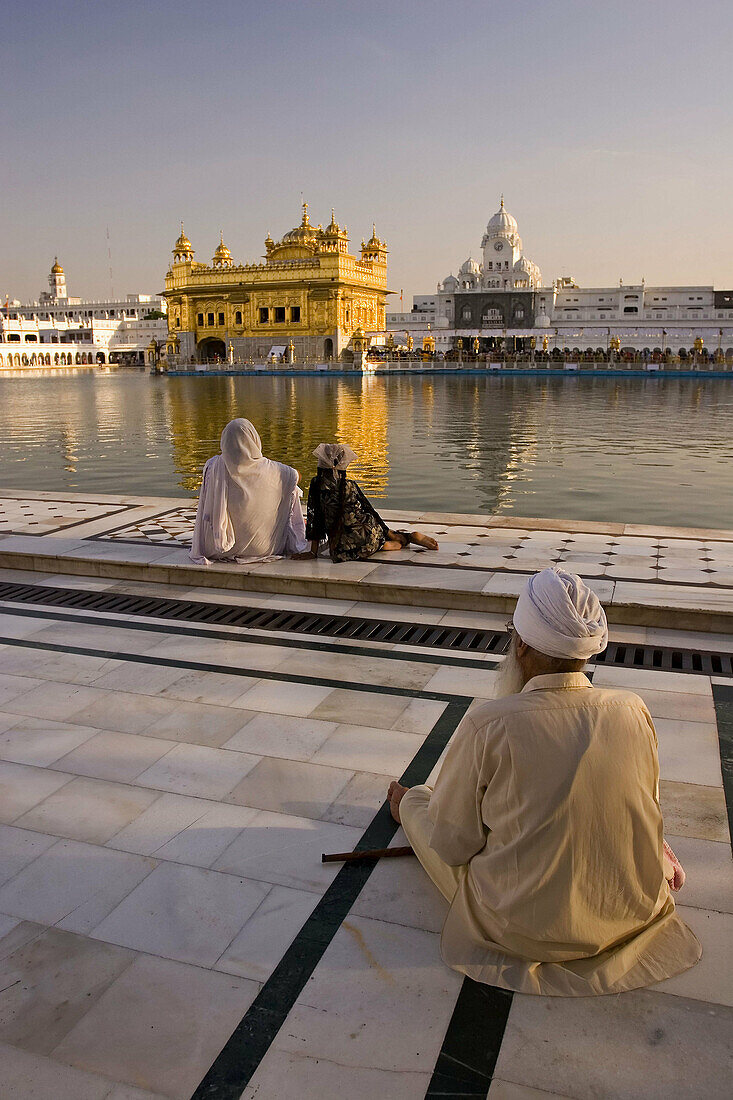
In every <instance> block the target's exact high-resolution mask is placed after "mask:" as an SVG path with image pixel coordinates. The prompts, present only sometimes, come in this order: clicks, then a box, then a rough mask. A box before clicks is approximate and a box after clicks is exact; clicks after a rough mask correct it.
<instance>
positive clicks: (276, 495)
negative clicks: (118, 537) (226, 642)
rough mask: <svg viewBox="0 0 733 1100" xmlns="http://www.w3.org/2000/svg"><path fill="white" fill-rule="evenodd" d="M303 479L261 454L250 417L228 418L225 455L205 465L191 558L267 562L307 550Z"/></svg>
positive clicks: (223, 444) (223, 436)
mask: <svg viewBox="0 0 733 1100" xmlns="http://www.w3.org/2000/svg"><path fill="white" fill-rule="evenodd" d="M299 477H300V475H299V474H298V471H297V470H294V469H293V468H292V466H284V465H283V463H282V462H273V461H271V459H269V458H264V457H263V455H262V441H261V439H260V437H259V435H258V434H257V431H256V429H255V428H254V426H253V425H252V424H250V422H249V420H243V419H242V418H239V419H238V420H232V421H230V423H229V424H227V426H226V428H225V429H224V431H223V432H222V433H221V454H220V455H214V457H213V458H210V459H209V461H208V462H207V463H206V465H205V466H204V477H203V481H202V483H201V492H200V494H199V503H198V508H197V510H196V526H195V528H194V532H193V545H192V547H191V558H192V559H193V561H195V562H196V563H197V564H198V565H209V563H210V562H212V561H236V562H242V563H244V562H253V561H267V560H272V559H273V558H277V557H283V556H286V555H287V556H289V555H291V554H297V553H299V552H302V551H303V550H305V549H306V548H307V545H308V544H307V542H306V541H305V523H304V520H303V512H302V510H301V507H300V498H301V497H302V495H303V493H302V491H301V490H300V489H299V488H298V480H299Z"/></svg>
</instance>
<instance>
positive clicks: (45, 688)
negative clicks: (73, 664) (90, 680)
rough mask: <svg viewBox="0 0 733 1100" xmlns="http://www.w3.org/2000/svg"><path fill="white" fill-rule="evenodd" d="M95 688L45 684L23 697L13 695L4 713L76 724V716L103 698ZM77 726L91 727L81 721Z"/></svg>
mask: <svg viewBox="0 0 733 1100" xmlns="http://www.w3.org/2000/svg"><path fill="white" fill-rule="evenodd" d="M107 694H108V693H107V692H103V691H97V690H96V688H90V687H82V686H81V685H80V684H64V683H56V682H54V681H49V682H48V683H44V684H42V685H41V687H36V688H33V689H32V690H31V691H27V692H26V693H25V694H24V695H17V696H16V697H15V698H14V699H10V700H9V701H8V702H6V703H5V704H4V705H5V710H6V711H9V712H10V713H11V714H27V715H29V716H31V717H33V718H55V719H60V720H61V721H63V720H64V719H65V718H72V717H74V720H75V721H76V720H77V719H76V717H75V716H76V715H77V713H78V712H80V711H82V710H84V711H86V710H88V709H89V708H90V707H91V706H92V705H93V704H94V703H97V702H99V701H100V699H101V698H102V697H103V696H105V695H107ZM78 724H79V725H94V723H93V722H89V723H86V722H84V721H83V720H82V721H79V722H78Z"/></svg>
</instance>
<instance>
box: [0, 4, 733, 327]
mask: <svg viewBox="0 0 733 1100" xmlns="http://www.w3.org/2000/svg"><path fill="white" fill-rule="evenodd" d="M731 56H733V5H732V4H731V3H730V0H720V2H719V0H697V2H696V3H694V4H692V3H690V2H689V0H661V2H651V0H631V2H630V0H604V2H603V3H600V2H599V0H453V2H452V3H448V2H447V0H440V2H435V0H409V2H402V0H392V2H388V0H368V2H364V0H267V2H263V0H256V2H252V0H208V2H207V3H206V4H202V3H200V0H196V2H195V3H194V2H191V0H175V2H172V0H116V2H114V3H109V2H108V0H95V2H93V3H92V2H87V0H55V2H53V3H51V2H48V0H35V3H33V4H32V5H26V6H21V5H16V6H15V7H14V8H13V12H12V16H9V17H7V18H5V19H4V20H3V30H2V36H1V41H0V102H1V103H2V104H3V110H2V113H1V115H0V117H1V118H2V122H1V123H0V134H2V144H1V146H0V148H1V149H2V155H1V156H0V233H1V238H0V293H1V294H2V296H3V299H4V298H5V295H6V294H9V295H10V297H11V298H14V297H15V298H19V299H21V300H27V299H30V298H35V297H37V295H38V293H39V292H40V291H41V290H43V289H46V286H47V282H46V280H47V275H48V271H49V269H50V265H51V263H52V262H53V258H54V256H55V255H58V257H59V259H60V261H61V263H62V264H63V266H64V269H65V272H66V277H67V281H68V285H69V292H70V293H71V294H76V295H82V296H84V297H94V298H103V297H107V296H109V294H110V292H111V291H114V293H115V294H116V295H118V296H121V295H124V294H127V293H133V292H138V291H139V292H144V293H154V292H156V291H159V290H161V289H162V287H163V279H164V275H165V271H166V269H167V266H168V262H169V259H170V253H171V249H172V247H173V243H174V241H175V239H176V237H177V235H178V233H179V231H180V222H181V220H183V221H184V223H185V228H186V233H187V235H188V236H189V237H190V239H191V241H192V243H193V246H194V248H195V249H196V253H197V256H196V258H197V259H199V260H204V261H207V262H208V261H210V259H211V256H212V255H213V252H214V248H215V247H216V245H217V243H218V240H219V232H220V230H221V231H223V233H224V240H225V242H226V244H227V245H228V246H229V247H230V249H231V251H232V254H233V256H234V258H235V261H237V262H258V261H259V259H260V257H261V256H262V253H263V251H264V249H263V241H264V238H265V236H266V235H267V233H268V232H269V233H271V234H272V236H273V237H275V238H276V239H277V238H279V237H280V236H282V234H283V233H285V232H286V231H287V230H288V229H290V228H291V227H292V226H294V225H296V224H298V222H299V221H300V213H301V208H300V204H301V201H302V199H303V198H305V199H306V200H307V202H308V203H309V207H310V214H311V220H312V221H313V222H314V223H318V222H322V223H323V224H326V222H327V221H328V220H329V219H330V213H331V207H332V206H333V207H334V208H335V211H336V218H337V220H338V221H339V222H341V223H342V224H343V223H346V225H347V226H348V229H349V232H350V236H351V239H352V248H353V250H356V248H357V247H358V245H359V243H360V241H361V238H362V236H368V235H369V234H370V233H371V226H372V222H376V225H377V232H378V234H379V235H380V236H381V237H382V238H384V239H385V240H386V242H387V247H388V249H389V251H390V255H389V267H388V281H389V285H390V288H391V289H392V290H394V291H396V294H395V296H393V297H392V298H391V299H389V302H390V305H389V307H388V308H390V309H392V310H395V309H398V308H399V294H400V291H401V290H402V291H403V292H404V303H405V308H406V309H409V306H410V304H411V299H412V295H413V294H415V293H423V292H424V293H430V292H431V291H433V290H434V289H435V286H436V283H437V282H438V281H439V280H442V279H443V278H444V277H445V276H446V275H447V274H449V272H451V271H453V272H455V271H457V269H458V267H459V266H460V264H461V263H462V261H463V260H464V259H466V258H467V257H468V256H469V255H471V254H473V256H474V257H476V258H480V245H481V237H482V235H483V232H484V229H485V226H486V223H487V221H488V219H489V218H490V217H491V215H492V214H493V213H494V212H495V211H496V210H497V208H498V205H499V197H500V195H501V194H502V193H503V194H504V196H505V203H506V208H507V209H508V210H509V211H510V212H511V213H512V214H513V215H514V216H515V217H516V219H517V221H518V223H519V230H520V233H521V235H522V238H523V241H524V248H525V253H526V254H527V255H528V256H529V258H530V259H532V260H534V261H535V262H536V263H538V264H539V266H540V268H541V269H542V273H543V277H544V282H545V283H548V282H550V281H551V280H552V279H553V278H556V277H558V276H561V275H572V276H573V277H574V278H575V279H576V281H577V282H578V283H579V284H580V285H582V286H600V285H614V284H617V283H618V280H619V278H623V280H624V282H625V283H633V282H639V281H640V280H641V279H642V277H643V278H645V279H646V281H647V283H649V284H657V285H664V284H673V285H674V284H685V285H687V284H699V285H710V284H714V285H715V286H716V287H718V288H719V289H730V288H731V287H733V203H731V200H730V195H731V190H730V180H731V175H732V174H733V127H732V124H731V112H730V95H731V78H730V58H731ZM110 253H111V263H110ZM110 269H111V270H110Z"/></svg>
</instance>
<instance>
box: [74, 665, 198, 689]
mask: <svg viewBox="0 0 733 1100" xmlns="http://www.w3.org/2000/svg"><path fill="white" fill-rule="evenodd" d="M112 664H113V667H112V668H111V669H109V670H108V671H106V672H103V673H102V674H101V675H100V676H99V677H98V678H97V679H95V680H94V681H93V683H94V686H95V687H96V688H100V689H102V690H105V689H107V690H112V691H132V692H135V694H137V695H157V694H158V693H159V692H161V691H164V690H165V688H167V687H169V685H170V684H172V683H174V681H176V680H180V678H181V670H180V668H171V667H169V666H167V665H149V664H144V663H140V662H136V661H117V662H113V663H112Z"/></svg>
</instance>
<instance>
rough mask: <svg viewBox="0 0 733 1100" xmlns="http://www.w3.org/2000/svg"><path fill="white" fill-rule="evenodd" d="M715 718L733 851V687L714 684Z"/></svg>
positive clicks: (732, 848)
mask: <svg viewBox="0 0 733 1100" xmlns="http://www.w3.org/2000/svg"><path fill="white" fill-rule="evenodd" d="M713 702H714V703H715V718H716V721H717V724H718V744H719V745H720V769H721V771H722V773H723V791H724V792H725V804H726V806H727V807H728V829H729V831H730V838H731V850H732V851H733V685H731V684H713Z"/></svg>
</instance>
